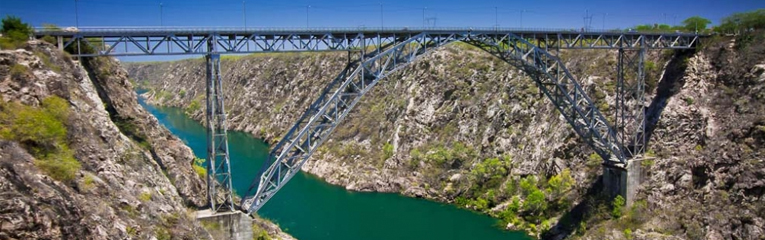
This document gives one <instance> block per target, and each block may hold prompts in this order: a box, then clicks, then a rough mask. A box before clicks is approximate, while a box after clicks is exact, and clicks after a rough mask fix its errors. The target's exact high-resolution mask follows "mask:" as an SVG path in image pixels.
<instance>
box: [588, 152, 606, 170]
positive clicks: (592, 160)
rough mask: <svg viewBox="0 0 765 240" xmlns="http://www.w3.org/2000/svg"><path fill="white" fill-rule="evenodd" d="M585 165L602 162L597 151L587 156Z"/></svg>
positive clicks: (591, 165)
mask: <svg viewBox="0 0 765 240" xmlns="http://www.w3.org/2000/svg"><path fill="white" fill-rule="evenodd" d="M587 159H588V160H587V166H588V167H596V166H598V165H600V164H602V163H603V158H602V157H600V155H598V154H597V153H591V154H590V157H589V158H587Z"/></svg>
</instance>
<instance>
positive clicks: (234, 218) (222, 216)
mask: <svg viewBox="0 0 765 240" xmlns="http://www.w3.org/2000/svg"><path fill="white" fill-rule="evenodd" d="M196 218H197V221H200V222H201V223H202V224H203V225H204V226H205V229H207V231H208V232H209V233H210V235H212V237H213V239H215V240H223V239H226V240H228V239H232V240H252V224H253V220H252V218H250V216H248V215H247V214H245V213H243V212H241V211H235V212H219V213H216V212H213V211H211V210H209V209H206V210H200V211H197V212H196Z"/></svg>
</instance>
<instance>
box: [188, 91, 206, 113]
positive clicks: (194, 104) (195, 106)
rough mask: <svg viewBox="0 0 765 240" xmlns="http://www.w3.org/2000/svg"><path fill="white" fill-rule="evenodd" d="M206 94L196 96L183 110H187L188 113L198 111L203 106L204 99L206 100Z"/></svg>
mask: <svg viewBox="0 0 765 240" xmlns="http://www.w3.org/2000/svg"><path fill="white" fill-rule="evenodd" d="M204 98H205V97H204V96H202V95H199V96H197V97H195V98H194V99H193V100H191V102H190V103H189V105H187V106H186V107H185V108H183V111H184V112H186V114H192V113H194V112H196V111H197V110H199V109H201V108H202V101H203V100H204Z"/></svg>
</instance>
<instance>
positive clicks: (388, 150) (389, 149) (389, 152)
mask: <svg viewBox="0 0 765 240" xmlns="http://www.w3.org/2000/svg"><path fill="white" fill-rule="evenodd" d="M382 150H383V155H382V160H383V161H385V160H387V159H388V158H390V157H392V156H393V145H392V144H390V143H385V144H383V147H382Z"/></svg>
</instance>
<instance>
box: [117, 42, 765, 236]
mask: <svg viewBox="0 0 765 240" xmlns="http://www.w3.org/2000/svg"><path fill="white" fill-rule="evenodd" d="M709 48H710V49H707V50H705V51H702V52H700V53H698V54H696V53H692V52H691V53H673V52H671V51H664V52H662V51H651V52H650V53H649V54H648V56H647V57H646V61H647V64H646V70H647V71H646V73H647V79H646V82H647V94H648V100H649V101H650V103H646V105H647V106H648V109H647V114H648V118H649V121H650V122H651V126H650V127H651V129H652V131H653V132H652V134H653V135H652V137H651V142H650V145H651V149H652V151H650V152H649V153H647V155H648V156H652V157H655V158H654V159H653V160H650V161H645V162H644V163H643V164H645V165H644V169H645V175H646V182H645V183H644V184H643V186H642V189H641V190H640V194H639V196H640V198H641V199H642V200H641V202H640V204H637V205H636V206H638V207H636V208H632V209H634V210H630V209H625V210H624V211H625V216H623V217H620V218H615V217H612V215H611V214H610V208H611V207H612V206H611V200H610V199H608V200H597V199H595V198H598V197H599V195H598V194H597V192H599V191H598V190H597V189H598V186H599V185H598V184H597V181H598V177H597V176H598V175H599V174H600V166H599V161H600V159H599V157H597V156H596V155H593V154H592V152H591V150H590V149H589V148H588V147H587V146H586V144H584V143H583V142H581V140H580V139H579V138H578V137H577V136H576V135H575V134H574V132H573V131H572V130H571V128H570V127H569V126H568V124H567V123H566V122H565V120H564V119H562V117H560V114H559V113H558V112H557V111H556V110H555V108H554V106H553V105H552V104H551V103H550V102H549V101H548V100H547V99H545V97H544V96H543V95H541V94H540V92H539V90H538V89H537V88H536V87H535V86H534V85H533V81H531V80H530V79H528V78H527V77H526V76H524V74H523V73H522V72H520V71H519V70H517V69H514V68H512V67H510V66H507V64H505V63H503V62H501V61H500V60H497V59H495V58H493V57H492V56H489V55H488V54H486V53H484V52H482V51H480V50H477V49H474V48H470V47H467V46H466V45H463V44H453V45H448V46H446V47H444V48H442V49H439V50H436V51H434V52H432V53H429V54H427V55H425V56H423V57H422V60H419V61H417V62H415V63H413V64H412V65H410V66H408V67H406V68H403V69H402V70H400V71H399V72H397V73H396V74H393V75H392V76H390V77H388V78H387V79H385V80H383V81H381V82H380V83H379V84H378V85H377V86H376V87H375V89H373V90H372V91H371V92H370V93H368V94H367V95H366V96H365V97H364V99H362V100H361V102H360V103H359V104H358V105H357V107H356V108H355V109H354V110H353V111H352V112H351V113H350V114H349V116H348V117H347V118H346V120H345V122H344V123H342V124H341V125H340V126H339V127H338V128H337V129H336V130H335V132H334V133H333V134H332V135H331V137H330V139H329V140H328V141H327V142H326V143H325V144H324V145H323V147H322V148H321V149H320V150H319V151H318V152H317V153H316V154H314V155H313V157H311V159H309V161H308V162H307V163H306V164H305V165H304V166H303V170H304V171H307V172H310V173H312V174H316V175H318V176H319V177H321V178H323V179H325V180H326V181H328V182H330V183H333V184H338V185H342V186H345V187H346V188H347V189H350V190H357V191H384V192H401V193H403V194H406V195H410V196H416V197H425V198H431V199H436V200H439V201H445V202H455V203H458V204H460V206H462V207H470V208H473V209H477V210H480V211H483V212H486V213H489V214H491V215H492V216H495V217H498V218H503V220H505V221H508V223H510V224H509V225H513V226H515V227H517V228H518V229H525V230H529V231H531V232H535V233H538V232H540V231H541V232H546V233H547V235H544V236H546V237H549V238H558V237H564V236H572V234H573V233H575V232H576V233H577V234H582V233H584V238H589V239H600V238H622V237H625V232H629V233H630V234H631V236H635V237H642V238H646V239H654V238H659V237H660V236H664V237H668V238H667V239H672V238H690V239H694V238H697V237H699V236H701V237H702V238H704V237H706V238H721V239H729V238H739V239H756V237H757V236H759V234H758V233H759V232H761V231H762V230H763V227H765V226H763V220H762V219H763V215H765V214H763V208H762V206H763V205H764V204H762V203H763V202H762V201H763V192H762V188H761V186H760V184H761V183H762V182H761V180H759V179H761V177H762V176H763V175H762V173H761V171H762V169H764V168H763V162H762V156H763V152H762V150H761V149H762V144H763V143H762V136H763V135H762V134H763V133H762V132H761V131H763V130H765V127H761V126H765V121H764V120H762V119H761V117H762V114H761V113H762V112H763V111H762V110H763V109H762V108H761V106H762V103H763V102H764V101H763V99H764V98H763V97H762V91H761V89H762V86H763V83H762V80H757V79H762V77H753V76H761V75H762V70H757V69H758V68H757V66H754V65H755V64H763V63H765V61H763V59H765V58H762V57H748V58H746V59H745V60H740V61H744V62H750V63H752V64H751V65H752V66H737V67H736V68H735V69H737V70H732V69H728V68H729V67H724V66H725V63H726V62H731V61H734V60H735V59H737V58H738V57H737V55H739V54H740V53H742V52H741V51H737V50H735V49H734V48H733V47H732V46H727V45H724V44H723V46H717V47H716V49H711V47H709ZM560 56H561V58H562V59H563V60H564V61H565V62H566V63H567V66H568V68H569V69H570V70H571V71H572V73H573V74H574V75H575V76H577V77H578V78H579V79H580V81H581V83H582V84H583V86H584V88H585V90H586V91H587V92H588V93H589V94H590V97H592V98H593V99H594V100H595V102H596V103H597V104H598V107H599V108H600V109H601V110H602V111H604V115H605V116H613V115H614V114H613V112H612V111H613V109H612V107H611V106H609V105H608V104H607V103H608V102H613V99H614V95H615V81H614V78H615V71H614V69H615V65H614V64H615V62H616V59H615V56H616V55H615V54H614V53H613V52H609V51H598V50H581V51H580V50H577V51H564V52H561V53H560ZM345 63H346V60H345V59H344V55H342V54H335V53H303V54H284V55H280V54H265V55H252V56H247V57H243V58H239V59H228V60H226V61H224V62H223V64H222V67H223V73H224V77H223V79H224V83H223V87H224V88H225V89H224V92H226V95H225V102H226V104H227V106H226V107H227V109H228V110H230V112H229V115H228V116H229V117H230V118H229V120H230V124H229V126H230V127H231V128H232V129H234V130H242V131H246V132H250V133H252V134H253V135H255V136H256V137H261V138H265V139H267V140H270V141H271V142H274V141H277V140H278V139H279V137H280V134H281V133H283V132H285V131H286V130H287V129H288V128H289V127H290V126H291V124H292V121H294V120H295V119H296V118H297V117H298V115H299V114H301V113H302V111H304V110H305V109H306V108H307V106H308V105H309V104H310V103H311V101H312V100H313V98H314V97H315V96H316V93H317V92H318V90H320V89H321V88H322V87H323V85H324V84H326V83H328V82H329V81H331V79H333V78H334V77H335V74H337V73H339V72H340V69H342V67H343V66H344V64H345ZM125 67H126V69H127V70H128V72H129V74H130V76H131V78H134V79H135V81H137V82H141V83H142V85H143V87H145V88H147V89H150V91H149V92H148V93H147V94H146V97H147V98H148V99H150V100H151V102H152V103H154V104H161V105H168V106H176V107H182V108H185V109H186V111H187V113H188V114H189V115H190V116H192V117H193V118H195V119H197V120H201V119H202V117H203V114H204V113H203V108H202V107H201V106H202V105H203V104H201V103H204V96H203V95H204V84H203V83H204V64H203V62H202V61H199V60H184V61H176V62H170V63H152V64H127V65H125ZM740 69H746V70H745V71H738V70H740ZM726 72H727V73H726ZM190 79H191V80H193V84H189V82H190V81H189V80H190ZM752 79H754V80H752ZM169 93H180V94H169ZM758 113H759V114H758ZM494 158H496V159H497V160H493V159H494ZM564 169H568V170H570V175H571V178H572V179H573V182H574V186H573V187H572V188H571V189H568V190H566V191H564V192H563V193H562V194H551V192H552V190H548V189H549V187H550V184H549V183H550V182H549V181H551V179H553V176H560V175H559V174H560V173H561V172H564V171H563V170H564ZM527 176H535V177H533V178H530V179H539V180H534V181H531V182H532V183H535V185H537V186H538V187H539V188H541V189H542V191H544V192H545V193H544V195H545V200H546V201H547V202H549V203H550V208H551V209H548V210H546V211H544V212H543V213H539V212H534V211H531V210H528V209H527V208H526V207H521V208H520V209H518V208H517V207H515V208H513V207H511V206H513V205H518V204H513V200H512V199H513V198H514V197H518V196H519V197H520V199H521V201H519V204H520V205H523V204H526V201H525V200H524V198H526V197H528V193H527V191H526V190H523V191H522V190H519V188H522V187H523V183H522V182H523V181H520V179H521V178H525V177H527ZM526 179H529V178H526ZM545 188H547V189H545ZM723 192H724V193H723ZM711 201H714V204H710V202H711ZM738 207H741V208H738ZM713 208H716V209H713ZM508 209H515V210H512V211H509V210H508ZM702 209H703V210H702ZM635 212H644V213H645V214H644V215H640V216H637V215H636V214H634V213H635ZM707 212H714V213H718V214H717V215H713V216H709V215H706V216H704V215H703V213H707ZM571 215H578V216H579V217H571ZM559 219H566V220H565V221H563V220H561V221H560V222H559V221H558V220H559ZM556 222H558V224H556ZM531 223H534V224H531ZM601 229H602V230H601ZM606 229H608V230H606ZM628 229H629V230H630V231H626V230H628ZM698 234H701V235H698ZM670 236H674V237H670Z"/></svg>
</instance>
